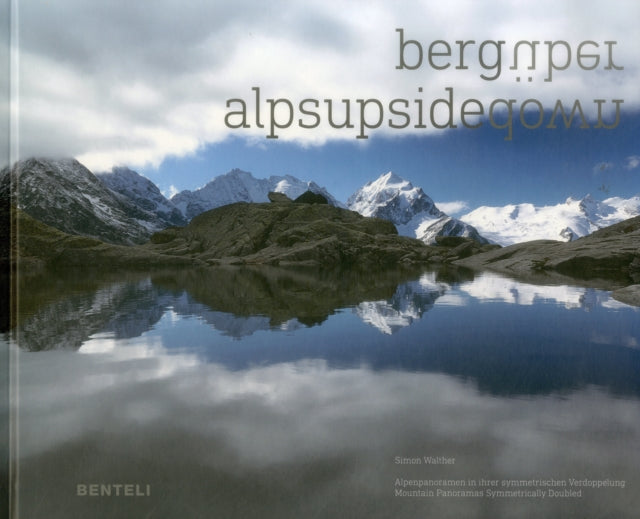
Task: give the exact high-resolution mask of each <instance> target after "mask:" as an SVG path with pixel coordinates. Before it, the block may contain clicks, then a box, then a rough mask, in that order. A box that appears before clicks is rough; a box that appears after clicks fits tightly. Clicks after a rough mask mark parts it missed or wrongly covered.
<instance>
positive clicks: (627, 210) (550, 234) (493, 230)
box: [460, 195, 640, 246]
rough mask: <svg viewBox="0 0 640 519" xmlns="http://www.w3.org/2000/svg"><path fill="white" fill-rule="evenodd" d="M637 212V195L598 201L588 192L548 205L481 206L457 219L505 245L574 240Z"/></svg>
mask: <svg viewBox="0 0 640 519" xmlns="http://www.w3.org/2000/svg"><path fill="white" fill-rule="evenodd" d="M637 215H640V196H634V197H632V198H629V199H623V198H618V197H614V198H607V199H606V200H603V201H602V202H599V201H597V200H594V199H593V198H592V197H591V196H590V195H587V196H585V197H584V198H582V199H575V198H567V200H566V201H565V202H564V203H560V204H557V205H548V206H534V205H533V204H509V205H506V206H503V207H487V206H483V207H478V208H477V209H475V210H473V211H471V212H470V213H467V214H465V215H463V216H461V217H460V219H461V220H463V221H465V222H467V223H469V224H471V225H473V226H474V227H475V228H476V229H478V231H479V232H480V233H481V234H482V235H483V236H485V237H486V238H488V239H489V240H491V241H493V242H494V243H497V244H499V245H503V246H505V245H512V244H514V243H522V242H526V241H531V240H558V241H573V240H575V239H577V238H580V237H582V236H587V235H589V234H591V233H592V232H595V231H597V230H598V229H602V228H604V227H608V226H609V225H613V224H615V223H618V222H621V221H623V220H626V219H628V218H632V217H634V216H637Z"/></svg>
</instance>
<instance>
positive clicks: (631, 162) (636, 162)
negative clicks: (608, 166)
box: [624, 155, 640, 169]
mask: <svg viewBox="0 0 640 519" xmlns="http://www.w3.org/2000/svg"><path fill="white" fill-rule="evenodd" d="M638 166H640V155H631V156H630V157H627V163H626V164H625V166H624V168H625V169H636V168H637V167H638Z"/></svg>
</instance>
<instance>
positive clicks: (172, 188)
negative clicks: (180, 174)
mask: <svg viewBox="0 0 640 519" xmlns="http://www.w3.org/2000/svg"><path fill="white" fill-rule="evenodd" d="M179 192H180V190H179V189H178V188H177V187H176V186H174V185H173V184H171V185H170V186H169V189H166V190H164V191H162V195H163V196H164V197H165V198H171V197H172V196H173V195H177V194H178V193H179Z"/></svg>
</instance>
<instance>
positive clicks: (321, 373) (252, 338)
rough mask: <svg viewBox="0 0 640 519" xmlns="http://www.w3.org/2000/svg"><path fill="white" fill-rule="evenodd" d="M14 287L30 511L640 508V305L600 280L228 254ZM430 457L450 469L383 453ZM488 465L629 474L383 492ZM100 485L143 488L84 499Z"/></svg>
mask: <svg viewBox="0 0 640 519" xmlns="http://www.w3.org/2000/svg"><path fill="white" fill-rule="evenodd" d="M20 294H21V297H20V300H19V305H20V306H19V314H18V320H17V322H16V323H14V328H13V330H12V332H11V333H10V334H9V335H8V337H9V338H10V340H11V344H10V345H8V347H9V348H11V351H12V352H13V355H14V357H15V358H16V359H17V361H18V369H19V381H18V387H17V388H16V390H17V393H18V394H19V410H18V413H17V419H18V422H19V423H18V424H17V427H16V430H18V431H19V433H20V437H19V442H18V445H17V451H16V457H17V464H18V466H19V471H18V479H19V481H18V488H19V493H18V506H19V511H20V515H21V516H23V517H29V518H35V519H39V518H43V519H44V518H47V519H50V518H54V519H56V518H67V517H96V518H107V517H154V518H173V517H185V518H191V517H194V518H195V517H211V516H216V517H225V518H230V519H235V518H242V519H245V518H256V519H257V518H260V519H264V518H266V519H276V518H277V519H283V518H285V519H288V518H296V519H297V518H299V517H319V518H333V517H349V518H356V519H359V518H363V519H364V518H367V519H370V518H374V519H382V518H388V517H396V518H400V519H405V518H407V519H408V518H415V517H438V518H441V517H442V518H444V517H474V518H477V519H494V518H510V517H527V518H548V517H581V518H585V519H591V518H593V519H595V518H601V517H616V518H630V517H634V514H636V513H637V510H638V509H639V507H640V498H639V494H638V492H636V491H635V489H637V486H638V484H640V479H639V475H638V470H637V467H638V466H639V465H640V414H639V413H638V397H639V396H640V376H639V375H638V374H639V373H640V349H639V348H638V340H639V337H640V329H639V327H640V319H638V315H639V312H638V309H637V308H633V307H629V306H626V305H623V304H620V303H618V302H616V301H614V300H612V299H611V298H610V296H609V294H608V293H607V292H603V291H599V290H594V289H587V288H580V287H571V286H537V285H529V284H525V283H519V282H516V281H513V280H510V279H506V278H503V277H500V276H496V275H489V274H482V275H480V276H475V277H474V275H473V274H471V273H470V272H467V271H457V270H441V271H430V272H410V271H403V270H399V271H394V272H391V271H388V272H385V273H374V272H371V273H362V272H359V273H358V272H322V273H314V272H312V271H308V270H284V269H275V268H267V269H262V268H261V269H258V268H254V269H252V268H229V269H211V270H207V271H202V272H198V271H162V272H153V273H149V274H139V273H138V274H120V275H113V276H109V275H106V274H99V273H95V272H94V273H85V275H84V276H80V275H78V272H75V271H74V272H72V273H63V272H57V273H55V275H52V276H49V277H48V278H42V279H36V280H26V279H25V280H22V284H21V285H20ZM16 344H17V346H16ZM3 347H7V344H6V343H5V344H3ZM423 456H441V457H448V458H455V460H456V461H455V463H454V464H450V465H424V464H420V465H413V464H412V465H402V464H400V465H399V464H398V463H396V461H395V460H396V459H397V458H398V457H400V458H402V457H408V458H421V457H423ZM481 478H484V479H492V480H497V481H501V480H530V479H535V480H541V479H542V480H545V481H547V480H550V479H554V480H566V481H568V480H569V478H577V479H589V480H604V479H607V480H615V481H622V482H624V484H625V488H624V489H623V488H619V487H618V488H601V489H594V488H586V489H583V494H582V495H581V497H580V498H575V499H560V498H557V499H553V498H548V499H536V498H517V499H516V498H509V499H506V498H502V499H488V498H486V496H485V497H482V498H466V497H465V498H463V497H459V498H456V497H451V498H437V497H427V498H424V497H423V498H417V497H398V494H397V491H398V490H401V491H402V490H403V489H404V490H407V489H409V490H411V489H412V488H405V487H402V486H398V483H397V481H398V480H400V481H403V480H415V479H422V480H426V479H429V480H442V479H447V480H464V481H468V480H469V479H473V480H476V481H479V480H480V479H481ZM92 483H100V484H123V483H132V484H137V485H141V486H142V488H145V489H146V488H147V485H148V486H149V488H150V493H151V495H150V496H146V497H144V498H130V497H127V498H122V497H120V498H116V497H113V496H111V497H106V496H104V497H80V496H78V495H77V485H79V484H92ZM485 489H486V487H485ZM493 489H494V490H495V489H496V488H495V487H494V488H493ZM546 490H549V489H548V488H546ZM556 490H557V489H556Z"/></svg>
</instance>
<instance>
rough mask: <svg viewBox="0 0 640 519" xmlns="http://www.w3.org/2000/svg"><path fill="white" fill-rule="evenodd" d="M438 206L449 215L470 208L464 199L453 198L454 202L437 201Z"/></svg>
mask: <svg viewBox="0 0 640 519" xmlns="http://www.w3.org/2000/svg"><path fill="white" fill-rule="evenodd" d="M436 206H437V207H438V209H440V210H441V211H444V212H445V213H447V214H448V215H456V214H459V213H461V212H463V211H466V210H467V209H469V204H468V203H467V202H465V201H464V200H453V201H452V202H436Z"/></svg>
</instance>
